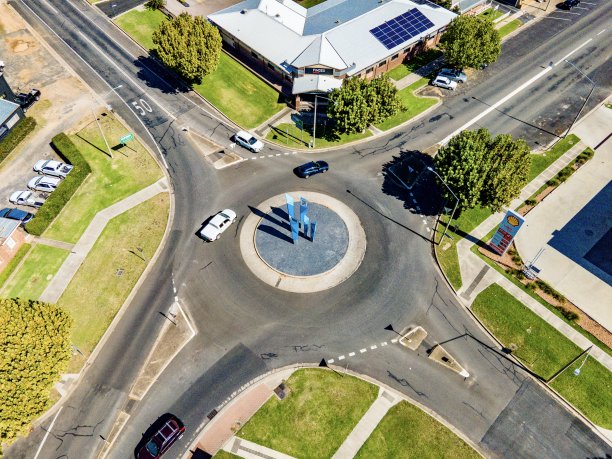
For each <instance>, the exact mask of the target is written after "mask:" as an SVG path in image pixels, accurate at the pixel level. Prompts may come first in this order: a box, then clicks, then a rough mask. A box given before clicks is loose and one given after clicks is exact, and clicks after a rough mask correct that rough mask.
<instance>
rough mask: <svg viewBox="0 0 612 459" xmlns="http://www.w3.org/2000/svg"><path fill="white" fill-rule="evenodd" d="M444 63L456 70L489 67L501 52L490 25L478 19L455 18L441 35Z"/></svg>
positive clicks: (470, 17)
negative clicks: (485, 65) (484, 65)
mask: <svg viewBox="0 0 612 459" xmlns="http://www.w3.org/2000/svg"><path fill="white" fill-rule="evenodd" d="M440 47H441V48H442V49H443V50H444V57H445V59H446V62H448V63H449V64H451V65H454V66H456V67H461V68H463V67H473V68H477V67H480V66H481V65H482V64H487V65H488V64H492V63H493V62H495V61H496V60H497V58H498V57H499V53H500V52H501V38H500V36H499V33H498V32H497V30H495V28H494V27H493V23H492V22H491V21H488V20H486V19H484V18H481V17H479V16H458V17H456V18H455V19H454V20H453V22H451V24H450V25H449V26H448V29H447V30H446V32H445V33H444V35H442V39H441V40H440Z"/></svg>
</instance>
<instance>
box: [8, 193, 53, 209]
mask: <svg viewBox="0 0 612 459" xmlns="http://www.w3.org/2000/svg"><path fill="white" fill-rule="evenodd" d="M9 201H10V202H11V203H12V204H17V205H18V206H28V207H35V208H37V209H38V208H39V207H40V206H42V205H43V204H44V203H45V201H46V198H44V197H42V196H40V195H37V194H34V193H32V192H31V191H15V192H14V193H13V194H12V195H11V196H10V197H9Z"/></svg>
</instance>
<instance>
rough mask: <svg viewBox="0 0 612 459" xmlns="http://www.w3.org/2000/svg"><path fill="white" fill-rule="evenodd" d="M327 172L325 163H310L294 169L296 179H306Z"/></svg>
mask: <svg viewBox="0 0 612 459" xmlns="http://www.w3.org/2000/svg"><path fill="white" fill-rule="evenodd" d="M328 170H329V164H327V163H326V162H325V161H311V162H309V163H306V164H302V165H301V166H299V167H296V168H295V173H296V174H297V176H298V177H302V178H308V177H310V176H311V175H315V174H322V173H323V172H327V171H328Z"/></svg>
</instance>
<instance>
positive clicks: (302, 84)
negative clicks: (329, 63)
mask: <svg viewBox="0 0 612 459" xmlns="http://www.w3.org/2000/svg"><path fill="white" fill-rule="evenodd" d="M340 86H342V80H339V79H338V78H334V77H330V76H325V75H306V76H303V77H299V78H295V79H294V80H293V89H292V91H291V92H292V93H293V94H303V93H305V92H330V91H331V90H332V89H336V88H339V87H340Z"/></svg>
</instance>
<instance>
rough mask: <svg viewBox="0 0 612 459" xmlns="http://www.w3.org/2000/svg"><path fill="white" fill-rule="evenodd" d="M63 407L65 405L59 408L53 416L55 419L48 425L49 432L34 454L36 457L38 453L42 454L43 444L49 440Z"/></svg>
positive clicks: (35, 457) (35, 458)
mask: <svg viewBox="0 0 612 459" xmlns="http://www.w3.org/2000/svg"><path fill="white" fill-rule="evenodd" d="M63 409H64V407H63V406H62V407H60V409H59V410H57V413H56V414H55V416H54V417H53V421H51V424H49V427H47V433H46V434H45V436H44V437H43V439H42V441H41V442H40V446H39V447H38V450H37V451H36V454H35V455H34V459H37V458H38V455H39V454H40V451H41V450H42V447H43V445H44V444H45V442H46V441H47V437H48V436H49V434H50V433H51V429H53V424H55V420H56V419H57V417H58V416H59V414H60V413H61V412H62V410H63Z"/></svg>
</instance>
